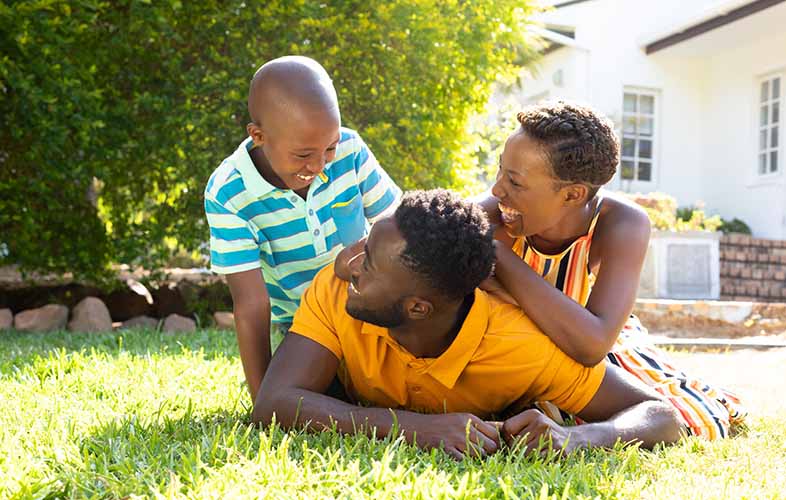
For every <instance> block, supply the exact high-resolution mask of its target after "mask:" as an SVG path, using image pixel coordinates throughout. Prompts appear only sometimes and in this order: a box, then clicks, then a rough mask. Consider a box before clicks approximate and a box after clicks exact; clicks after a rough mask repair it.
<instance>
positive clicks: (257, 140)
mask: <svg viewBox="0 0 786 500" xmlns="http://www.w3.org/2000/svg"><path fill="white" fill-rule="evenodd" d="M246 132H248V135H249V136H250V137H251V140H252V141H254V147H255V148H258V147H261V146H262V144H264V143H265V133H264V132H263V131H262V127H260V126H259V125H257V124H256V123H254V122H251V123H249V124H248V125H246Z"/></svg>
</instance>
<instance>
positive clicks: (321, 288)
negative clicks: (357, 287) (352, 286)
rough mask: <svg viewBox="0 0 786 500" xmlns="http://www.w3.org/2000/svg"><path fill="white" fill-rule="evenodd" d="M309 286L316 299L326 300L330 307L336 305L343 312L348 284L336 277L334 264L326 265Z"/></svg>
mask: <svg viewBox="0 0 786 500" xmlns="http://www.w3.org/2000/svg"><path fill="white" fill-rule="evenodd" d="M310 286H311V287H312V288H313V289H314V292H315V293H316V295H317V296H318V297H324V298H327V299H329V300H330V303H331V304H332V305H336V308H337V309H340V310H341V311H343V310H344V304H345V303H346V298H347V287H348V286H349V284H348V283H347V282H346V281H343V280H342V279H341V278H339V277H338V276H336V271H335V269H334V264H328V265H327V266H325V267H323V268H322V269H320V270H319V272H317V274H316V275H315V276H314V279H313V280H312V282H311V285H310ZM324 305H326V304H323V306H324Z"/></svg>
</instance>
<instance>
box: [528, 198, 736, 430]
mask: <svg viewBox="0 0 786 500" xmlns="http://www.w3.org/2000/svg"><path fill="white" fill-rule="evenodd" d="M602 203H603V201H602V199H601V200H600V201H599V203H598V207H597V209H596V210H595V215H594V216H593V218H592V222H591V224H590V227H589V230H588V231H587V234H586V235H584V236H582V237H580V238H578V239H576V241H574V242H573V243H572V244H571V245H570V246H569V247H568V248H566V249H565V250H564V251H562V252H560V253H559V254H556V255H548V254H544V253H542V252H539V251H538V250H537V249H536V248H534V247H533V246H532V245H531V244H529V242H528V241H526V239H524V238H521V239H518V240H516V241H515V242H514V245H513V250H514V251H515V252H516V253H517V254H518V255H519V256H520V257H521V258H522V259H523V260H524V261H525V262H526V263H527V264H528V265H529V266H530V267H531V268H532V269H533V270H534V271H535V272H537V273H538V274H539V275H541V276H542V277H543V279H545V280H546V281H548V282H549V283H551V284H552V285H554V286H555V287H557V288H559V289H560V290H562V291H563V292H564V293H565V295H567V296H569V297H570V298H572V299H573V300H575V301H576V302H578V303H579V304H581V305H582V306H585V307H586V305H587V301H588V300H589V296H590V293H591V291H592V284H593V283H594V282H595V276H593V274H592V272H591V271H590V269H589V254H590V247H591V245H592V235H593V233H594V232H595V226H596V225H597V222H598V218H599V216H600V207H601V204H602ZM607 358H608V360H609V362H611V363H613V364H614V365H616V366H619V367H620V368H622V369H624V370H625V371H627V372H629V373H631V374H632V375H634V376H635V377H636V378H638V379H640V380H642V381H643V382H644V383H646V384H647V385H649V386H650V387H652V388H653V389H654V390H655V391H657V392H658V393H660V394H662V395H663V396H664V398H665V399H666V400H667V401H668V402H669V403H670V404H671V405H672V406H674V408H675V409H676V410H677V413H678V415H679V416H680V419H681V420H682V422H683V424H684V426H685V428H686V429H687V431H688V432H689V433H690V434H692V435H695V436H701V437H703V438H706V439H710V440H712V439H718V438H723V437H726V436H728V435H729V433H733V432H734V431H735V430H737V429H738V428H739V427H740V426H742V425H743V424H744V418H745V411H744V409H743V408H742V406H741V404H740V400H739V398H738V397H737V396H736V395H734V394H733V393H732V392H730V391H727V390H725V389H722V388H718V387H713V386H711V385H709V384H707V383H706V382H704V381H702V380H700V379H698V378H695V377H691V376H689V375H687V374H686V373H684V372H683V371H681V370H679V369H677V368H676V367H675V366H674V364H673V363H672V362H671V360H670V359H669V357H668V356H667V355H666V353H665V352H664V351H662V350H660V349H657V348H656V347H654V346H653V345H651V343H650V342H649V341H648V333H647V330H646V329H645V328H644V327H643V326H642V325H641V323H640V322H639V320H638V318H636V317H635V316H633V315H631V317H630V318H629V319H628V321H627V322H626V324H625V326H624V327H623V329H622V331H621V332H620V336H619V338H618V339H617V341H616V343H615V344H614V347H613V348H612V351H611V352H610V353H609V354H608V356H607ZM538 407H539V408H541V409H542V410H543V411H544V412H545V413H546V414H547V415H549V416H551V417H552V418H555V419H559V414H558V410H557V408H556V407H553V405H551V404H550V403H547V402H542V403H539V404H538Z"/></svg>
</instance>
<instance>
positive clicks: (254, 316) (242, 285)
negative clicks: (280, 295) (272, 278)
mask: <svg viewBox="0 0 786 500" xmlns="http://www.w3.org/2000/svg"><path fill="white" fill-rule="evenodd" d="M227 283H228V284H229V290H230V292H231V293H232V303H233V308H234V314H235V331H236V334H237V344H238V349H239V350H240V360H241V362H242V363H243V372H244V373H245V375H246V383H247V384H248V390H249V392H250V393H251V401H252V403H253V401H254V399H255V398H256V396H257V393H258V392H259V387H260V385H261V384H262V378H263V377H264V376H265V371H266V370H267V367H268V364H269V363H270V298H269V297H268V293H267V288H266V287H265V280H264V278H263V276H262V270H261V269H251V270H249V271H243V272H239V273H233V274H228V275H227Z"/></svg>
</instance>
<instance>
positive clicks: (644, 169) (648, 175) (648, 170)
mask: <svg viewBox="0 0 786 500" xmlns="http://www.w3.org/2000/svg"><path fill="white" fill-rule="evenodd" d="M639 180H640V181H651V180H652V163H650V162H648V161H647V162H645V161H640V162H639Z"/></svg>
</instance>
